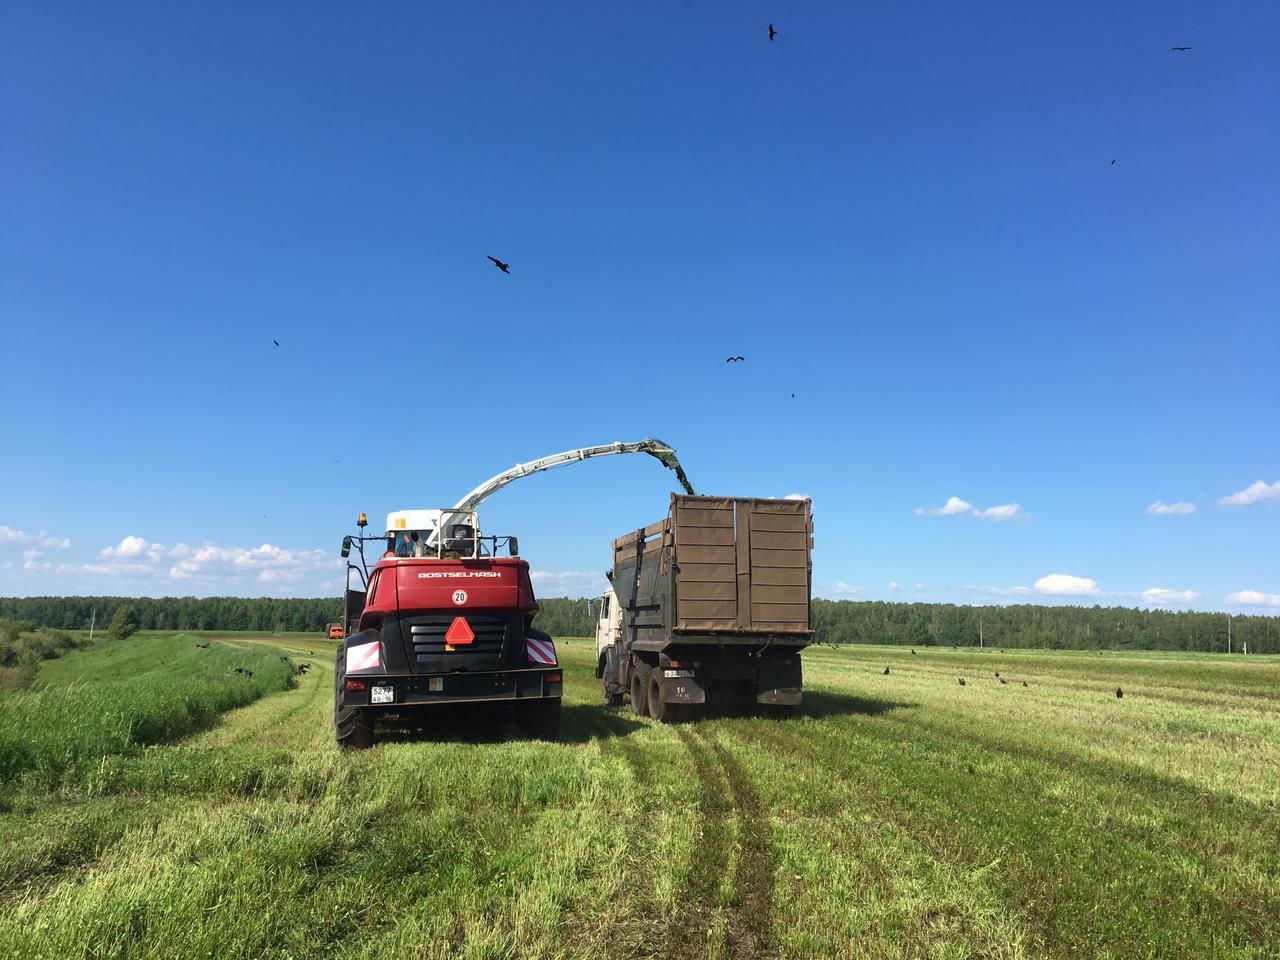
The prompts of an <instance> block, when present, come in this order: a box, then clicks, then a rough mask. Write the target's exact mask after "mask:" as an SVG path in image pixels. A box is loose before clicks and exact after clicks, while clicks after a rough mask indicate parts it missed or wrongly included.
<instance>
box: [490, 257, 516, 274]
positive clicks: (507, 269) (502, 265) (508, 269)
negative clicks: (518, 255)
mask: <svg viewBox="0 0 1280 960" xmlns="http://www.w3.org/2000/svg"><path fill="white" fill-rule="evenodd" d="M489 259H490V260H492V261H493V265H494V266H495V267H497V268H498V269H499V270H501V271H502V272H503V273H510V272H511V264H509V263H503V262H502V261H501V260H499V259H498V258H497V257H489Z"/></svg>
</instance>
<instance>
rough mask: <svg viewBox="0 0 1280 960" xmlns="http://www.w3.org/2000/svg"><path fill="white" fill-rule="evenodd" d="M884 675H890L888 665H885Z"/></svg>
mask: <svg viewBox="0 0 1280 960" xmlns="http://www.w3.org/2000/svg"><path fill="white" fill-rule="evenodd" d="M884 675H885V676H886V677H887V676H888V675H889V668H888V667H885V668H884Z"/></svg>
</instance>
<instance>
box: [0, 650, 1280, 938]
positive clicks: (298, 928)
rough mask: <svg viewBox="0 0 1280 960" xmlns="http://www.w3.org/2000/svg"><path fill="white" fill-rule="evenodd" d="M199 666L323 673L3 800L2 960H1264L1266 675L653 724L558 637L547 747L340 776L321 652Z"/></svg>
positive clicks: (848, 659) (984, 668)
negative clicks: (552, 735) (306, 667)
mask: <svg viewBox="0 0 1280 960" xmlns="http://www.w3.org/2000/svg"><path fill="white" fill-rule="evenodd" d="M144 642H147V643H151V642H159V641H155V640H151V639H148V640H146V641H144ZM268 644H270V646H268ZM186 645H187V646H191V645H190V644H189V643H188V644H186ZM213 646H214V647H218V648H221V651H220V653H219V655H220V656H225V657H230V658H232V659H237V658H239V659H243V658H247V657H250V656H254V655H255V651H256V654H260V655H263V656H265V658H266V660H270V659H272V658H274V659H275V661H276V662H282V661H279V655H278V652H279V650H282V649H283V650H287V651H288V652H289V653H290V654H291V656H292V657H293V659H294V660H295V661H302V662H308V663H311V664H313V666H314V669H313V670H312V672H311V673H309V674H308V675H307V676H305V677H302V678H300V680H299V682H298V685H297V686H296V688H294V689H289V690H281V691H279V692H275V693H267V695H265V696H263V697H262V698H261V699H259V700H257V701H256V702H254V703H252V704H251V705H248V706H245V707H242V708H239V709H234V710H231V711H230V712H228V713H226V714H224V715H223V717H222V719H221V721H220V722H216V723H215V724H213V725H212V726H208V727H207V728H206V729H203V730H202V731H201V732H198V733H196V734H195V735H193V736H190V737H189V738H188V739H185V740H180V741H179V742H177V743H174V744H170V745H156V746H148V747H135V748H132V749H123V750H117V751H115V752H113V753H108V754H104V755H103V756H102V757H101V758H99V759H97V760H96V762H94V763H90V764H84V763H78V764H72V765H69V766H67V767H65V768H64V769H63V771H62V773H61V779H59V780H57V781H56V783H54V782H51V781H47V780H36V781H32V782H28V783H25V784H19V785H17V786H14V785H12V784H11V785H10V786H11V791H10V794H11V795H10V796H9V797H7V798H6V799H5V803H6V807H7V812H5V813H3V814H0V898H2V902H3V904H4V910H3V911H0V955H4V956H14V957H33V958H34V957H51V958H53V957H56V958H64V957H94V958H102V957H155V958H160V957H164V958H170V957H175V956H181V957H210V958H213V957H217V958H229V957H244V958H251V957H252V958H258V957H279V958H290V957H294V958H302V957H341V958H354V957H367V958H373V957H454V956H461V957H476V958H479V957H510V958H531V957H582V958H586V957H620V958H621V957H668V956H672V957H705V956H714V957H726V958H736V957H828V956H831V957H1041V956H1049V957H1081V956H1110V957H1117V958H1119V957H1124V958H1133V957H1268V956H1277V955H1280V802H1278V801H1280V774H1278V773H1277V771H1280V713H1278V712H1277V707H1278V706H1280V662H1275V661H1272V660H1268V659H1265V658H1260V657H1259V658H1244V657H1237V658H1234V659H1231V660H1227V659H1225V658H1221V657H1216V658H1215V657H1208V656H1205V657H1195V656H1175V655H1119V654H1113V653H1107V654H1092V655H1086V654H1070V653H1039V652H1030V651H1019V652H1010V653H1005V652H994V651H988V652H977V651H971V652H956V651H951V650H938V649H929V650H921V651H919V653H918V655H914V656H913V655H911V654H910V653H909V652H908V651H906V650H903V649H902V648H875V647H856V648H851V649H843V650H830V649H815V650H811V651H809V652H807V653H806V655H805V656H806V684H807V687H808V692H807V693H806V706H805V707H804V709H803V711H802V713H801V715H800V716H798V717H797V718H795V719H794V720H789V721H771V720H765V719H756V718H719V719H714V720H709V721H703V722H699V723H695V724H688V725H681V726H673V727H664V726H659V725H656V724H654V723H652V722H650V721H649V720H647V719H646V720H639V719H637V718H634V717H632V716H631V714H630V713H629V712H609V711H606V710H605V709H603V708H602V707H600V706H598V705H597V686H596V681H595V680H594V679H593V678H592V676H591V656H590V644H589V642H588V641H581V640H575V641H571V642H564V641H561V643H560V644H559V649H560V652H561V655H562V658H563V660H564V661H565V664H566V668H567V676H566V711H565V721H564V730H563V736H562V742H560V743H555V744H550V743H542V742H537V741H522V740H509V739H505V738H504V730H503V728H501V727H495V726H492V725H489V726H486V727H484V728H481V729H473V728H471V727H469V726H467V725H465V724H463V725H458V724H454V725H451V726H449V727H448V728H447V729H446V730H445V731H443V732H441V733H438V734H437V735H436V736H434V737H429V736H422V735H415V736H407V735H402V736H398V737H393V738H391V739H390V740H389V741H388V742H385V743H383V744H382V745H380V746H378V747H377V748H375V749H373V750H371V751H368V752H364V753H357V754H340V753H339V752H338V751H337V749H336V748H335V746H334V744H333V741H332V735H331V729H330V714H331V683H332V672H331V671H332V652H331V651H332V646H331V645H329V644H328V643H327V642H325V641H321V640H318V639H306V638H302V639H291V638H267V639H266V640H262V641H248V640H245V641H238V640H230V639H215V640H214V641H213ZM101 656H103V654H102V652H101V648H97V649H94V650H91V651H87V652H83V653H76V654H72V655H70V656H68V657H67V658H65V659H64V660H61V661H56V662H52V663H50V664H47V665H46V666H45V667H44V668H43V670H42V673H41V682H44V683H47V684H48V687H47V688H46V689H45V690H44V691H42V692H41V693H40V694H39V695H42V696H50V695H51V692H52V691H54V690H56V689H58V688H62V689H63V690H64V691H65V689H66V686H67V684H68V683H69V682H71V681H73V680H76V678H80V679H79V680H77V681H76V682H79V683H80V684H82V687H81V688H79V689H82V690H83V691H85V692H88V691H91V690H92V688H93V685H94V683H95V678H97V677H100V678H102V682H107V681H109V679H110V676H109V674H107V673H105V672H104V670H100V669H99V668H100V667H101V664H99V663H98V661H97V660H95V659H94V658H98V657H101ZM117 656H119V654H117ZM237 662H238V661H237ZM264 662H265V661H264ZM886 666H888V667H889V668H890V674H889V675H888V676H885V675H884V673H883V670H884V668H885V667H886ZM996 671H999V672H1000V674H1001V675H1002V676H1004V677H1005V678H1007V679H1008V681H1009V682H1008V683H1007V684H1003V685H1002V684H1001V683H1000V682H999V680H997V679H996V678H995V676H994V674H995V672H996ZM959 677H964V678H966V685H965V686H963V687H961V686H960V685H959V684H958V682H957V680H958V678H959ZM153 680H154V682H155V683H156V684H163V683H164V682H168V681H166V680H165V678H164V677H163V676H157V677H155V678H153ZM1024 680H1025V681H1026V682H1027V684H1028V685H1027V686H1025V687H1024V686H1023V681H1024ZM1117 686H1119V687H1122V688H1123V690H1124V698H1123V699H1117V698H1116V696H1115V690H1116V688H1117ZM15 696H25V694H23V695H15ZM0 702H3V701H0ZM31 722H37V721H35V720H32V721H31ZM38 722H41V723H47V724H49V725H57V724H58V723H59V722H60V720H59V716H58V715H57V713H56V712H54V713H50V714H47V715H45V716H43V717H41V718H39V721H38ZM0 789H3V786H0Z"/></svg>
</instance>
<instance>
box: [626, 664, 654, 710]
mask: <svg viewBox="0 0 1280 960" xmlns="http://www.w3.org/2000/svg"><path fill="white" fill-rule="evenodd" d="M651 669H652V668H651V667H650V666H649V665H648V664H647V663H637V664H636V665H635V666H633V667H632V668H631V712H632V713H634V714H635V715H636V716H637V717H643V716H644V715H645V714H646V713H648V712H649V708H648V700H647V698H646V695H647V693H648V691H649V671H650V670H651Z"/></svg>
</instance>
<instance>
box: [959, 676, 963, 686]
mask: <svg viewBox="0 0 1280 960" xmlns="http://www.w3.org/2000/svg"><path fill="white" fill-rule="evenodd" d="M960 686H962V687H963V686H964V677H961V678H960Z"/></svg>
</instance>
